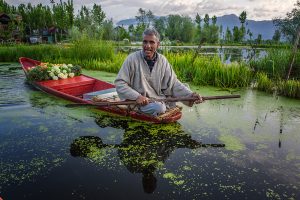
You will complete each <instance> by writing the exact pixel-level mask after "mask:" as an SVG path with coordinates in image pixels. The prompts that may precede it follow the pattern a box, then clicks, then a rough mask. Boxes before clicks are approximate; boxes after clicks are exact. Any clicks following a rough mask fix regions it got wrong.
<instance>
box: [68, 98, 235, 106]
mask: <svg viewBox="0 0 300 200" xmlns="http://www.w3.org/2000/svg"><path fill="white" fill-rule="evenodd" d="M240 97H241V95H225V96H208V97H202V99H203V100H215V99H232V98H240ZM151 100H153V101H160V102H178V101H196V100H198V99H197V98H194V97H178V98H167V99H151ZM135 104H136V101H133V100H127V101H114V102H91V103H73V104H67V105H66V107H69V108H71V107H78V106H97V107H108V106H119V105H135Z"/></svg>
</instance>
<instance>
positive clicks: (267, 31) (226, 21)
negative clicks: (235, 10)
mask: <svg viewBox="0 0 300 200" xmlns="http://www.w3.org/2000/svg"><path fill="white" fill-rule="evenodd" d="M156 18H159V16H156ZM116 24H117V25H118V26H129V25H131V24H133V25H137V21H136V19H135V18H129V19H124V20H120V21H118V22H117V23H116ZM217 25H218V26H220V25H222V27H223V33H225V31H226V29H227V27H228V28H229V29H230V30H231V32H232V29H233V27H234V26H238V27H240V26H241V23H240V20H239V17H238V16H236V15H235V14H229V15H223V16H220V17H217ZM245 25H246V30H248V29H250V31H251V32H252V33H253V36H252V38H254V39H255V38H257V36H258V34H261V35H262V39H263V40H271V39H272V37H273V35H274V32H275V30H276V27H275V26H274V24H273V21H272V20H262V21H256V20H251V19H247V20H246V23H245ZM246 38H247V37H246Z"/></svg>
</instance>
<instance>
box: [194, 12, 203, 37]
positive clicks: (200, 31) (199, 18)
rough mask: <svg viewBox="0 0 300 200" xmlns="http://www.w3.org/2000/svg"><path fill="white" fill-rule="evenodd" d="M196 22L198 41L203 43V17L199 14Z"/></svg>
mask: <svg viewBox="0 0 300 200" xmlns="http://www.w3.org/2000/svg"><path fill="white" fill-rule="evenodd" d="M195 22H196V24H197V28H196V41H197V42H200V43H201V34H202V30H201V22H202V19H201V16H200V15H199V14H198V13H197V15H196V18H195Z"/></svg>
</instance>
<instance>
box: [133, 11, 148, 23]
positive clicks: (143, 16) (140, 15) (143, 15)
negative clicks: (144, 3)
mask: <svg viewBox="0 0 300 200" xmlns="http://www.w3.org/2000/svg"><path fill="white" fill-rule="evenodd" d="M146 18H147V16H146V10H143V9H142V8H139V10H138V15H137V16H135V19H136V20H137V21H138V24H142V25H143V26H145V25H146Z"/></svg>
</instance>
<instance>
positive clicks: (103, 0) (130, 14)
mask: <svg viewBox="0 0 300 200" xmlns="http://www.w3.org/2000/svg"><path fill="white" fill-rule="evenodd" d="M73 1H74V5H75V9H79V8H80V7H81V6H82V5H86V6H88V7H92V5H93V4H94V3H96V4H100V5H101V6H102V9H103V10H104V11H105V13H106V16H107V17H108V18H113V20H114V21H118V20H121V19H127V18H134V17H135V16H136V15H137V13H138V9H139V8H143V9H145V10H151V11H152V12H153V13H154V14H155V15H158V16H166V15H169V14H181V15H188V16H190V17H192V18H194V17H195V15H196V14H197V13H199V14H200V15H202V16H204V14H206V13H207V14H209V15H210V16H213V15H216V16H222V15H224V14H236V15H239V14H240V13H241V12H242V11H244V10H245V11H246V12H247V18H248V19H254V20H265V19H267V20H270V19H273V18H275V17H284V16H285V14H286V13H287V12H289V11H291V10H292V8H293V7H294V4H295V3H296V1H297V0H284V1H282V0H165V1H161V0H144V1H141V0H84V1H83V0H73ZM6 2H7V3H9V4H13V5H18V4H20V3H24V4H27V3H29V2H30V3H32V4H37V3H43V4H47V5H50V0H6ZM55 2H59V0H55Z"/></svg>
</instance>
